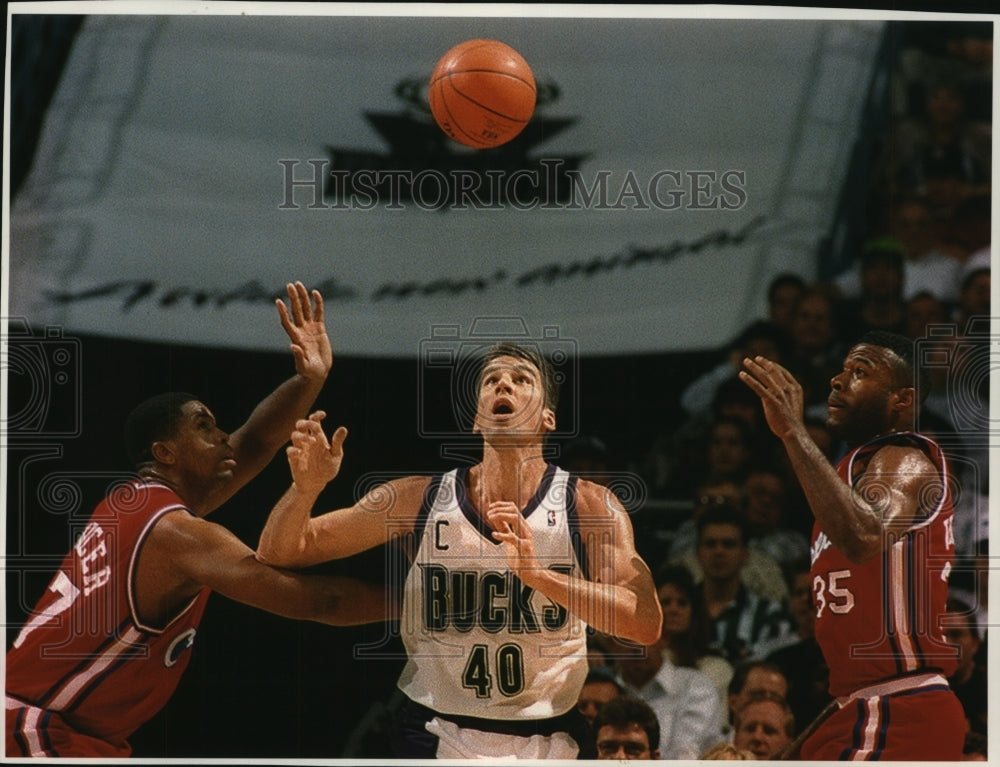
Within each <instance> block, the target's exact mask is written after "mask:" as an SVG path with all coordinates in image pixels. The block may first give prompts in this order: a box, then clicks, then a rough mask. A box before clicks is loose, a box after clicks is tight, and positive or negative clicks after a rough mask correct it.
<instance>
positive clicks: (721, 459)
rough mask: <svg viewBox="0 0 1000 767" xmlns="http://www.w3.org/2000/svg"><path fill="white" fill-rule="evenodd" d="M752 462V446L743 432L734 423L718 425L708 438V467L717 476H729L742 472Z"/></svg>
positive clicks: (713, 428)
mask: <svg viewBox="0 0 1000 767" xmlns="http://www.w3.org/2000/svg"><path fill="white" fill-rule="evenodd" d="M749 460H750V446H749V445H748V444H747V443H746V440H745V438H744V436H743V432H742V431H741V430H740V428H739V427H738V426H737V425H736V424H733V423H729V422H725V421H723V422H722V423H717V424H715V425H714V426H713V427H712V431H711V433H710V434H709V438H708V465H709V469H710V471H711V472H712V473H713V474H714V475H716V476H721V477H724V476H728V475H731V474H734V473H736V472H738V471H740V470H741V469H742V468H743V467H744V466H745V465H746V462H747V461H749Z"/></svg>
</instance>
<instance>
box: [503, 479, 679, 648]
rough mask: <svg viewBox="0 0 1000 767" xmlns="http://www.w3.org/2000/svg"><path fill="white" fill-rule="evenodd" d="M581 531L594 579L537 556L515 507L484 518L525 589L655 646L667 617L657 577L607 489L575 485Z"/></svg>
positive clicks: (598, 625)
mask: <svg viewBox="0 0 1000 767" xmlns="http://www.w3.org/2000/svg"><path fill="white" fill-rule="evenodd" d="M577 504H578V506H577V510H578V513H579V515H580V532H581V534H582V535H583V536H584V543H585V546H586V550H587V566H588V572H589V574H590V576H591V578H590V579H589V580H588V579H584V578H580V577H578V576H573V575H566V574H565V573H559V572H556V571H554V570H549V569H547V568H545V567H543V566H542V565H541V563H540V562H539V561H538V559H537V558H536V556H535V547H534V540H533V537H532V531H531V528H530V526H529V525H528V523H527V521H526V520H525V519H524V517H522V516H521V513H520V511H519V509H518V508H517V506H516V504H514V503H510V502H507V501H497V502H494V503H491V504H490V506H489V507H488V509H487V511H486V518H487V520H488V521H489V522H490V524H491V525H492V526H493V528H494V529H495V530H496V532H494V533H493V537H494V538H495V539H497V540H498V541H501V542H502V543H503V544H504V549H505V551H506V554H507V562H508V564H509V565H510V568H511V570H513V571H514V573H515V574H516V575H517V577H518V578H520V579H521V581H522V582H523V583H524V584H525V585H526V586H530V587H531V588H533V589H535V590H536V591H538V592H540V593H542V594H544V595H545V596H547V597H548V598H549V599H551V600H552V601H553V602H556V603H557V604H560V605H562V606H563V607H565V608H567V609H568V610H569V611H570V612H572V613H573V614H574V615H576V616H578V617H579V618H580V619H581V620H583V621H584V622H585V623H586V624H587V625H589V626H591V627H592V628H594V629H596V630H597V631H601V632H603V633H605V634H611V635H613V636H617V637H620V638H622V639H629V640H632V641H635V642H639V643H640V644H643V645H651V644H653V643H655V642H656V641H657V640H658V639H659V638H660V630H661V628H662V623H663V615H662V612H661V609H660V601H659V599H658V598H657V596H656V588H655V587H654V585H653V577H652V575H651V574H650V572H649V568H648V567H647V566H646V563H645V562H643V561H642V558H641V557H640V556H639V554H638V552H636V550H635V541H634V538H633V534H632V525H631V523H630V522H629V520H628V515H627V514H626V513H625V510H624V509H623V508H622V506H621V503H620V502H619V501H618V499H617V498H616V497H615V495H614V493H612V492H611V491H610V490H608V489H607V488H604V487H601V486H600V485H596V484H594V483H592V482H586V481H582V480H581V482H580V484H579V485H578V487H577Z"/></svg>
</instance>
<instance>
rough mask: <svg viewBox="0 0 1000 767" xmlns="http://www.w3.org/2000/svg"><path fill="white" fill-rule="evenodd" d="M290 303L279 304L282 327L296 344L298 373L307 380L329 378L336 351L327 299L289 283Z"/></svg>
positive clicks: (294, 350)
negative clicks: (328, 321)
mask: <svg viewBox="0 0 1000 767" xmlns="http://www.w3.org/2000/svg"><path fill="white" fill-rule="evenodd" d="M287 289H288V303H289V306H290V307H291V308H290V309H289V307H288V306H285V303H284V301H276V302H275V304H276V305H277V307H278V315H279V316H280V318H281V327H283V328H284V329H285V332H286V333H287V334H288V337H289V339H291V342H292V346H291V348H292V355H293V356H294V357H295V371H296V372H297V373H298V374H299V375H301V376H303V377H305V378H320V379H324V378H326V376H327V374H328V373H329V372H330V368H331V367H333V349H332V348H331V347H330V337H329V335H327V332H326V322H325V319H324V314H323V296H322V295H320V292H319V291H318V290H313V291H312V292H311V293H310V292H309V291H308V290H306V286H305V285H303V284H302V283H301V282H296V283H294V284H291V283H289V285H288V286H287Z"/></svg>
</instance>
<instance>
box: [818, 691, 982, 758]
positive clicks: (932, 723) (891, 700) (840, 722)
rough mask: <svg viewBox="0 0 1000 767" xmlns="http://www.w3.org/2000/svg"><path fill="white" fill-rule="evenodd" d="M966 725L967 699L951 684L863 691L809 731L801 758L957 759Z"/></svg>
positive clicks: (959, 754)
mask: <svg viewBox="0 0 1000 767" xmlns="http://www.w3.org/2000/svg"><path fill="white" fill-rule="evenodd" d="M965 727H966V725H965V712H964V711H963V710H962V704H961V703H959V700H958V698H956V697H955V693H953V692H952V691H951V688H949V687H948V686H947V685H943V686H934V687H921V688H917V689H913V690H905V691H902V692H897V693H893V694H890V695H880V696H875V697H868V698H865V697H859V698H856V699H853V700H850V701H848V702H847V703H846V704H845V705H844V706H843V707H842V708H840V709H839V710H837V711H835V712H834V713H833V714H832V715H831V716H830V717H829V718H828V719H826V721H824V722H823V723H822V724H821V725H820V726H819V727H818V728H817V730H816V732H814V733H813V734H812V735H811V736H809V738H808V739H807V740H806V742H805V743H803V744H802V750H801V751H800V758H802V759H805V760H808V761H845V760H875V759H882V760H886V761H900V762H903V761H906V762H912V761H935V762H957V761H961V759H962V744H963V742H964V740H965Z"/></svg>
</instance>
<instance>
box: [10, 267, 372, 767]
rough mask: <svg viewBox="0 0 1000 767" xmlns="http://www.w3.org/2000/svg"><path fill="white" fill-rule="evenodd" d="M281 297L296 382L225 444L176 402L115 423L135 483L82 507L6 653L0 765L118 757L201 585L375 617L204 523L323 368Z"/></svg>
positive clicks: (304, 304)
mask: <svg viewBox="0 0 1000 767" xmlns="http://www.w3.org/2000/svg"><path fill="white" fill-rule="evenodd" d="M288 294H289V298H290V299H291V307H292V308H291V312H290V313H289V311H288V309H287V308H286V307H285V305H284V303H282V302H280V301H279V302H278V304H279V315H280V317H281V322H282V325H283V327H284V328H285V331H286V332H287V333H288V336H289V338H290V339H291V342H292V351H293V354H294V357H295V368H296V375H295V376H294V377H292V378H291V379H289V380H288V381H286V382H285V383H283V384H282V385H281V386H279V387H278V388H277V389H276V390H275V391H274V392H273V393H271V394H270V395H269V396H268V397H267V398H265V399H264V401H263V402H261V403H260V404H259V405H258V406H257V407H256V409H255V410H254V411H253V413H252V414H251V415H250V418H249V419H248V420H247V422H246V423H245V424H244V425H243V426H242V427H240V428H239V429H237V430H236V431H235V432H233V434H232V435H227V434H226V433H225V432H223V431H222V430H221V429H220V428H219V427H218V426H217V425H216V423H215V419H214V417H213V416H212V413H211V411H209V409H208V408H207V407H205V405H203V404H202V403H201V402H199V401H198V400H197V399H195V398H194V397H193V396H192V395H188V394H174V393H172V394H165V395H159V396H157V397H154V398H152V399H150V400H147V401H146V402H145V403H143V404H142V405H140V406H139V407H137V408H136V409H135V410H134V411H133V413H132V415H130V417H129V420H128V423H127V425H126V442H127V447H128V450H129V453H130V455H131V457H132V458H133V460H134V461H135V464H136V466H137V473H138V478H137V479H136V480H134V481H129V482H126V483H122V484H121V485H119V486H117V487H116V488H115V489H114V490H112V492H111V493H110V494H109V495H108V497H107V498H105V499H104V500H103V501H102V502H101V503H100V504H99V505H98V506H97V508H96V510H95V511H94V513H93V515H92V516H91V518H90V520H89V522H88V524H87V525H86V527H85V528H84V529H83V530H82V531H81V532H80V533H79V535H78V536H77V538H76V542H75V544H74V545H73V547H72V549H71V550H70V551H69V553H68V554H67V555H66V558H65V560H64V561H63V563H62V565H61V567H60V568H59V570H58V571H57V573H56V575H55V577H54V578H53V579H52V581H51V583H50V584H49V587H48V590H47V591H46V593H45V594H44V595H43V596H42V597H41V599H40V600H39V602H38V604H37V605H36V607H35V609H34V611H33V612H32V614H31V616H30V617H29V618H28V620H27V622H26V623H25V625H24V626H23V628H22V629H21V631H20V633H19V634H18V636H17V638H16V639H15V640H14V643H13V646H12V648H11V649H10V650H9V651H8V653H7V664H6V668H7V677H6V678H7V684H6V730H7V735H6V756H7V757H21V756H44V757H95V758H110V757H125V756H128V755H129V754H130V753H131V748H130V746H129V744H128V740H127V739H128V737H129V736H130V735H131V734H132V733H133V732H134V731H135V730H136V729H138V728H139V727H140V726H141V725H142V724H143V723H145V722H146V721H148V720H149V719H150V718H152V717H153V715H154V714H156V713H157V712H158V711H159V710H160V709H161V708H162V707H163V706H164V705H165V704H166V703H167V701H168V700H169V698H170V696H171V695H172V694H173V692H174V690H175V689H176V687H177V684H178V682H179V681H180V677H181V675H182V674H183V672H184V670H185V668H186V667H187V665H188V660H189V658H190V652H188V650H189V649H190V648H191V646H192V644H193V643H194V638H195V632H196V630H197V627H198V624H199V621H200V619H201V616H202V613H203V611H204V609H205V603H206V601H207V599H208V595H209V593H210V592H211V591H213V590H215V591H218V592H220V593H222V594H224V595H225V596H227V597H229V598H231V599H235V600H238V601H240V602H244V603H246V604H249V605H253V606H255V607H259V608H262V609H264V610H268V611H270V612H274V613H277V614H279V615H284V616H288V617H291V618H304V619H312V620H317V621H322V622H325V623H330V624H335V625H346V624H349V623H361V622H367V621H369V620H383V619H384V617H385V616H384V614H383V613H384V601H385V600H384V596H383V594H384V591H383V589H382V588H381V587H379V588H377V589H376V588H373V587H369V586H366V585H364V584H360V583H358V582H356V581H353V580H352V579H333V578H323V577H306V576H302V575H297V574H292V573H287V572H282V571H279V570H275V569H273V568H271V567H268V566H266V565H264V564H261V563H260V562H258V561H257V560H256V558H255V556H254V552H253V551H252V550H251V549H250V548H249V547H248V546H246V545H245V544H244V543H243V542H242V541H240V539H239V538H237V537H236V536H235V535H233V534H232V533H231V532H229V531H228V530H227V529H225V528H224V527H221V526H220V525H217V524H213V523H211V522H208V521H206V520H205V519H203V517H205V516H206V515H207V514H208V513H209V512H211V511H213V510H214V509H216V508H218V507H219V506H220V505H222V503H224V502H225V501H226V500H228V499H229V498H230V497H232V495H233V494H234V493H235V492H236V491H237V490H238V489H239V488H241V487H243V486H244V485H245V484H246V483H247V482H248V481H249V480H250V479H251V478H252V477H254V476H255V475H256V474H258V473H259V472H260V471H261V469H263V468H264V466H265V465H267V463H268V462H269V461H270V460H271V458H272V457H273V456H274V454H275V452H277V450H278V449H279V448H280V447H281V446H282V445H283V444H284V443H285V442H287V441H288V439H289V435H290V434H291V432H292V430H293V428H294V426H295V422H296V420H297V419H299V418H302V417H304V416H305V414H306V411H307V409H308V408H309V407H310V406H311V405H312V403H313V402H314V400H315V399H316V396H317V395H318V394H319V392H320V389H321V388H322V387H323V384H324V382H325V380H326V376H327V373H328V372H329V370H330V366H331V364H332V361H333V356H332V353H331V351H330V342H329V339H328V337H327V334H326V328H325V326H324V323H323V304H322V298H321V296H320V295H319V293H318V292H316V291H313V294H312V298H313V300H314V301H315V306H313V304H312V303H311V301H310V296H309V293H308V292H307V291H306V289H305V287H304V286H303V285H302V284H301V283H297V284H296V285H294V286H293V285H289V286H288Z"/></svg>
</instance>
